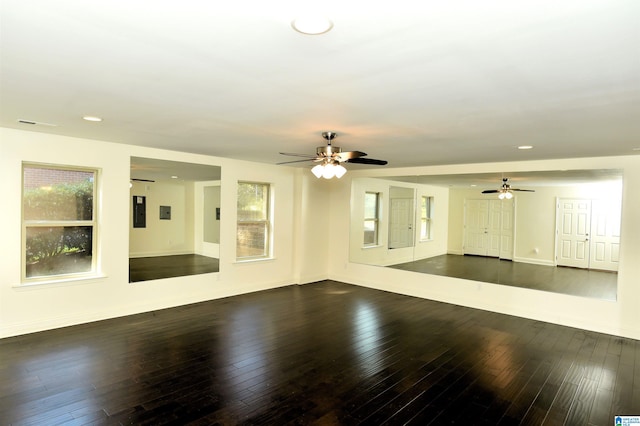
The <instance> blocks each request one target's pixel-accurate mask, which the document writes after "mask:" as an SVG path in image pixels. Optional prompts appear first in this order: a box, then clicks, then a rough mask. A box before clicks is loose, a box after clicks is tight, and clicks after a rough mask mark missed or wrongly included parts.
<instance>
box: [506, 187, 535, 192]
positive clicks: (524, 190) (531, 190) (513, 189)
mask: <svg viewBox="0 0 640 426" xmlns="http://www.w3.org/2000/svg"><path fill="white" fill-rule="evenodd" d="M511 190H512V191H520V192H536V191H535V190H533V189H517V188H511Z"/></svg>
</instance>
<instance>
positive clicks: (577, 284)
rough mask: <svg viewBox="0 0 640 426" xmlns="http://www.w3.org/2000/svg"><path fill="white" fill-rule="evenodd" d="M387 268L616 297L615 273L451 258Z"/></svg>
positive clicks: (480, 258) (476, 257) (466, 256)
mask: <svg viewBox="0 0 640 426" xmlns="http://www.w3.org/2000/svg"><path fill="white" fill-rule="evenodd" d="M390 268H395V269H402V270H405V271H412V272H421V273H424V274H433V275H443V276H447V277H455V278H464V279H467V280H473V281H482V282H487V283H493V284H502V285H508V286H513V287H523V288H530V289H533V290H542V291H550V292H554V293H562V294H570V295H573V296H583V297H591V298H595V299H603V300H616V297H617V282H618V274H617V273H616V272H607V271H597V270H590V269H578V268H567V267H563V266H545V265H532V264H529V263H522V262H512V261H510V260H502V259H498V258H495V257H484V256H468V255H465V256H460V255H455V254H445V255H442V256H434V257H431V258H428V259H422V260H416V261H413V262H407V263H401V264H398V265H391V266H390Z"/></svg>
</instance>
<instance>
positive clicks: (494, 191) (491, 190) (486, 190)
mask: <svg viewBox="0 0 640 426" xmlns="http://www.w3.org/2000/svg"><path fill="white" fill-rule="evenodd" d="M498 192H500V191H499V190H497V189H485V190H484V191H482V193H483V194H497V193H498Z"/></svg>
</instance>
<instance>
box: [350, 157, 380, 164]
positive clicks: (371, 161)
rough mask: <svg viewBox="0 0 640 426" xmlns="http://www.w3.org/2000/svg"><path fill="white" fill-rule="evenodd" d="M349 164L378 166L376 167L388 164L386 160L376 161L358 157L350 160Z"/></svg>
mask: <svg viewBox="0 0 640 426" xmlns="http://www.w3.org/2000/svg"><path fill="white" fill-rule="evenodd" d="M347 163H357V164H373V165H376V166H384V165H385V164H387V161H385V160H374V159H373V158H361V157H356V158H350V159H348V160H347Z"/></svg>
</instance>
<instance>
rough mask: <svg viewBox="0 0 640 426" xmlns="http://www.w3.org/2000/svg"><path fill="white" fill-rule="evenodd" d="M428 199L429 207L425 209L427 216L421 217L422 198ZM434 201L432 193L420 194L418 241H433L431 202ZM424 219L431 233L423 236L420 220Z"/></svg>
mask: <svg viewBox="0 0 640 426" xmlns="http://www.w3.org/2000/svg"><path fill="white" fill-rule="evenodd" d="M425 198H427V199H430V201H429V208H428V209H427V210H428V211H427V216H426V217H422V202H423V201H424V199H425ZM434 202H435V198H434V197H433V195H422V196H421V198H420V242H428V241H433V203H434ZM423 220H425V221H426V223H428V224H429V229H430V230H431V235H427V236H423V235H422V221H423Z"/></svg>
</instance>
